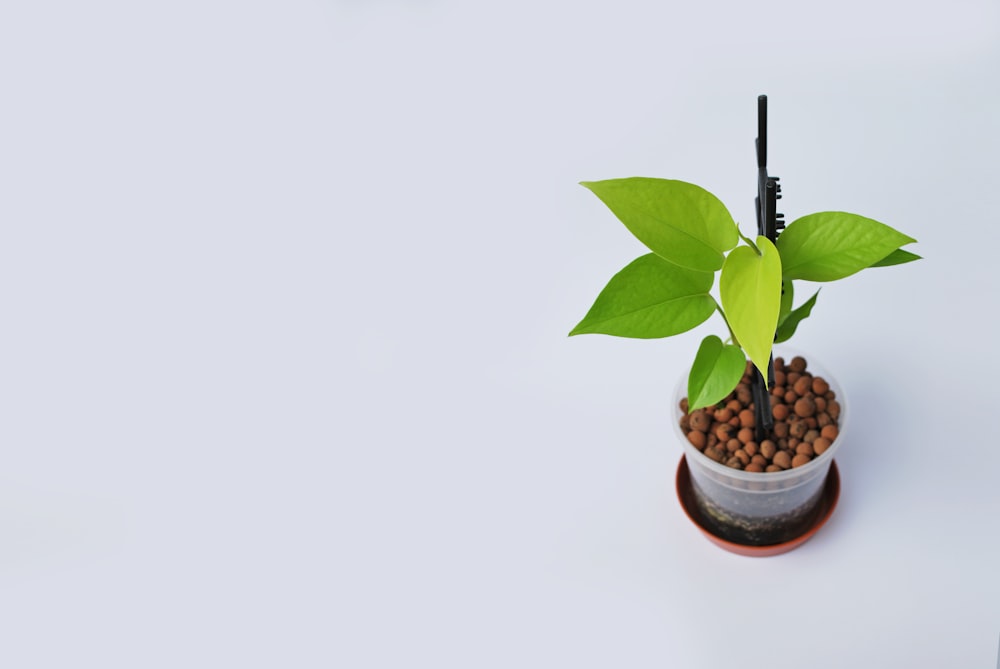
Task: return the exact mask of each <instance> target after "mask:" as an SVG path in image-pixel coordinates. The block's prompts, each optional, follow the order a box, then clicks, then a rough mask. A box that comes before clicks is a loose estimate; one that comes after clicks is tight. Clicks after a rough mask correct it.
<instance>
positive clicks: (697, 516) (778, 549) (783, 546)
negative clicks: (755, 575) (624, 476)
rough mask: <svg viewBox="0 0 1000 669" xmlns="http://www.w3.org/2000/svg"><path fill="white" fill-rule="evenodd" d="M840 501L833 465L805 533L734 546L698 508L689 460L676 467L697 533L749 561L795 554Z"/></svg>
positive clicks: (837, 475) (684, 505)
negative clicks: (712, 527) (766, 543)
mask: <svg viewBox="0 0 1000 669" xmlns="http://www.w3.org/2000/svg"><path fill="white" fill-rule="evenodd" d="M839 498H840V472H839V471H838V470H837V462H836V460H834V461H833V462H831V463H830V472H829V473H828V474H827V476H826V483H825V485H824V486H823V493H822V497H820V500H819V508H818V510H817V512H816V520H815V521H813V523H812V525H810V526H809V527H808V528H806V530H805V532H803V533H802V534H800V535H799V536H797V537H795V538H794V539H789V540H788V541H785V542H782V543H780V544H771V545H769V546H747V545H744V544H738V543H734V542H732V541H728V540H726V539H723V538H722V537H719V536H717V535H716V534H714V533H713V532H712V530H710V529H708V526H707V525H706V524H705V521H704V519H703V517H702V515H701V512H700V511H699V510H698V507H697V506H696V505H695V501H694V490H693V489H692V488H691V472H690V470H689V469H688V465H687V460H686V459H685V457H684V456H683V455H682V456H681V462H680V464H679V465H677V499H679V500H680V502H681V508H683V509H684V513H686V514H687V517H688V518H690V519H691V522H692V523H694V524H695V525H697V526H698V529H699V530H701V531H702V533H703V534H704V535H705V536H706V537H707V538H708V540H709V541H711V542H712V543H713V544H715V545H716V546H719V547H720V548H724V549H725V550H727V551H729V552H730V553H736V554H737V555H747V556H750V557H769V556H771V555H781V554H782V553H787V552H788V551H791V550H794V549H796V548H798V547H799V546H801V545H802V544H804V543H805V542H807V541H809V540H810V539H811V538H812V536H813V535H814V534H816V532H817V531H819V528H821V527H823V525H824V524H826V521H827V520H828V519H829V518H830V516H831V515H832V514H833V510H834V509H835V508H837V500H838V499H839Z"/></svg>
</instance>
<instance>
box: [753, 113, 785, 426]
mask: <svg viewBox="0 0 1000 669" xmlns="http://www.w3.org/2000/svg"><path fill="white" fill-rule="evenodd" d="M780 199H781V185H780V184H779V183H778V177H772V176H769V175H768V173H767V96H766V95H760V96H758V97H757V198H756V201H755V202H756V205H757V234H758V235H761V236H763V237H767V238H768V239H769V240H771V242H774V241H776V240H777V239H778V233H779V232H780V231H781V230H783V229H784V227H785V221H784V218H785V217H784V214H779V213H778V211H777V209H778V200H780ZM767 377H768V378H767V383H765V382H764V378H763V377H762V376H761V374H760V372H759V371H757V370H754V374H753V380H752V381H751V391H752V393H753V403H754V418H755V420H754V425H755V426H756V427H755V432H756V435H755V436H756V437H757V442H758V443H760V442H761V441H763V440H764V437H765V436H766V434H767V433H768V432H770V431H771V429H772V428H773V427H774V417H773V416H772V415H771V397H770V394H769V393H768V391H767V389H768V387H770V386H773V385H774V354H772V355H771V358H770V359H769V360H768V362H767Z"/></svg>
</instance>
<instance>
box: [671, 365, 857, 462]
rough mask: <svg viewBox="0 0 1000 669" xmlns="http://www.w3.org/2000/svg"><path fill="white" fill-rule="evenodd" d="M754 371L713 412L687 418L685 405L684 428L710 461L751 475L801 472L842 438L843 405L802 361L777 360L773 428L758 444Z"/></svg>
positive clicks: (749, 368)
mask: <svg viewBox="0 0 1000 669" xmlns="http://www.w3.org/2000/svg"><path fill="white" fill-rule="evenodd" d="M752 373H755V372H754V367H753V365H752V364H751V363H749V362H748V363H747V370H746V372H745V373H744V374H743V379H742V380H741V381H740V383H739V385H737V386H736V389H735V390H734V391H733V392H732V393H730V394H729V396H728V397H726V398H725V399H723V400H722V401H721V402H719V403H718V404H716V405H715V406H713V407H706V408H704V409H698V410H696V411H692V412H691V413H690V414H689V413H687V410H688V403H687V398H684V399H683V400H681V403H680V408H681V411H683V412H684V415H683V416H682V417H681V419H680V425H681V429H682V430H683V432H684V435H685V436H686V437H687V439H688V441H690V442H691V444H692V445H693V446H694V447H695V448H696V449H698V450H699V451H701V452H702V453H704V454H705V456H706V457H708V458H710V459H712V460H714V461H716V462H720V463H722V464H725V465H728V466H729V467H732V468H734V469H742V470H744V471H748V472H760V473H766V472H780V471H784V470H786V469H791V468H794V467H801V466H803V465H805V464H808V463H809V462H811V461H812V459H813V458H814V457H817V456H819V455H822V454H823V453H824V452H825V451H826V449H828V448H830V446H831V444H832V443H833V441H834V440H835V439H836V438H837V435H838V434H839V429H838V423H837V420H838V418H839V417H840V404H839V403H838V402H837V395H836V394H835V393H834V392H833V390H831V389H830V385H829V384H828V383H827V382H826V381H825V380H824V379H823V378H822V377H819V376H813V375H812V374H811V373H810V372H809V370H808V364H807V362H806V360H805V359H804V358H802V357H801V356H796V357H794V358H792V359H791V360H790V361H788V362H787V363H786V362H785V360H784V359H783V358H780V357H778V358H775V359H774V385H773V386H772V387H771V389H770V397H771V414H772V415H773V416H774V427H773V429H772V430H771V431H770V432H769V433H768V434H767V435H765V438H764V439H762V440H761V441H760V442H758V441H757V440H756V430H755V420H754V404H753V401H752V396H753V395H752V393H751V390H750V382H751V381H750V379H751V374H752Z"/></svg>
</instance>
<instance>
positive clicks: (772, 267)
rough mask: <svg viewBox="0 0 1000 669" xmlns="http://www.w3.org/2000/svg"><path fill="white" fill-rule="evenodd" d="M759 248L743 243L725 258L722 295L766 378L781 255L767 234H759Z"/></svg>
mask: <svg viewBox="0 0 1000 669" xmlns="http://www.w3.org/2000/svg"><path fill="white" fill-rule="evenodd" d="M757 248H758V249H760V253H761V255H757V253H756V252H755V251H754V250H753V249H752V248H750V247H748V246H741V247H739V248H736V249H734V250H733V252H732V253H730V254H729V255H728V256H727V257H726V263H725V264H724V265H723V266H722V277H721V278H720V279H719V294H720V297H721V298H722V309H723V311H724V312H725V314H726V320H727V321H728V323H729V327H730V328H731V329H732V331H733V334H734V335H736V339H737V340H738V341H739V343H740V346H742V347H743V350H744V351H746V352H747V355H748V356H750V359H751V360H752V361H753V364H754V365H755V366H756V367H757V369H759V370H760V372H761V375H762V376H763V377H764V378H765V379H766V378H767V365H768V362H769V360H770V358H771V345H772V343H773V342H774V331H775V329H776V328H777V325H778V311H779V310H780V308H781V258H780V257H779V256H778V250H777V249H776V248H775V247H774V244H772V243H771V242H770V240H768V238H767V237H763V236H760V237H757Z"/></svg>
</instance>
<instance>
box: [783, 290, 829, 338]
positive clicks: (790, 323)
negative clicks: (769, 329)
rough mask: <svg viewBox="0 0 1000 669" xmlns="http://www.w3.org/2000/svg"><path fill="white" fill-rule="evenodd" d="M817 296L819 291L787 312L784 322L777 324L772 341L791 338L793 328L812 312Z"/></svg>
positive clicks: (793, 331) (793, 332)
mask: <svg viewBox="0 0 1000 669" xmlns="http://www.w3.org/2000/svg"><path fill="white" fill-rule="evenodd" d="M817 296H819V291H818V290H817V291H816V294H815V295H813V296H812V297H810V298H809V299H808V300H806V301H805V303H804V304H802V306H800V307H799V308H798V309H796V310H795V311H793V312H792V313H790V314H788V318H786V319H785V322H783V323H781V324H780V325H779V326H778V331H777V332H776V333H775V335H774V342H775V343H776V344H780V343H781V342H783V341H788V340H789V339H791V337H792V335H793V334H795V329H796V328H797V327H799V323H801V322H802V321H804V320H805V319H807V318H809V314H811V313H812V310H813V307H814V306H816V297H817Z"/></svg>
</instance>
